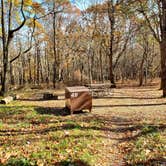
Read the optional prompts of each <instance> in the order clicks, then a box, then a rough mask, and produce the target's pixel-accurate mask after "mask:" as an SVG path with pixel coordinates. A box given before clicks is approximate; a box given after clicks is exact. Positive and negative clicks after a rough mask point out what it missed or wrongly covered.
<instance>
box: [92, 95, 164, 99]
mask: <svg viewBox="0 0 166 166" xmlns="http://www.w3.org/2000/svg"><path fill="white" fill-rule="evenodd" d="M161 98H162V97H132V96H131V97H130V96H123V97H122V96H99V97H95V99H131V100H132V99H138V100H153V99H161Z"/></svg>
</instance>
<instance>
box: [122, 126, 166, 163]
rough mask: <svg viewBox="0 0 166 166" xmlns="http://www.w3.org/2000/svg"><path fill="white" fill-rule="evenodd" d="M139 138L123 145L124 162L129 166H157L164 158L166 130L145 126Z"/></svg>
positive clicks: (165, 153) (165, 155)
mask: <svg viewBox="0 0 166 166" xmlns="http://www.w3.org/2000/svg"><path fill="white" fill-rule="evenodd" d="M140 133H141V134H140V136H139V137H138V138H136V139H135V140H132V141H130V142H127V143H126V145H125V149H127V150H126V151H125V153H126V161H127V163H128V164H129V165H147V164H148V165H158V164H157V162H159V161H161V162H162V160H165V157H166V140H165V134H166V129H164V130H163V131H160V129H159V127H158V126H151V125H145V126H144V127H143V128H142V130H141V132H140Z"/></svg>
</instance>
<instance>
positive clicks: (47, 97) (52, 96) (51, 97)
mask: <svg viewBox="0 0 166 166" xmlns="http://www.w3.org/2000/svg"><path fill="white" fill-rule="evenodd" d="M43 99H44V100H58V95H56V94H52V93H49V92H47V93H44V94H43Z"/></svg>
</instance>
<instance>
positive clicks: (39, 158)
mask: <svg viewBox="0 0 166 166" xmlns="http://www.w3.org/2000/svg"><path fill="white" fill-rule="evenodd" d="M84 118H85V119H86V116H85V117H84ZM84 118H79V117H76V118H74V117H72V116H64V117H63V116H62V117H59V116H55V115H49V114H40V113H39V112H38V111H36V107H33V106H21V105H20V104H18V103H17V102H16V103H13V104H12V105H6V106H2V105H1V106H0V142H1V147H0V165H18V166H19V165H20V166H21V165H23V166H30V165H40V164H44V165H54V164H56V163H61V165H67V164H68V163H69V164H70V163H75V161H80V162H85V163H87V164H89V165H94V163H95V162H97V161H96V159H97V157H96V156H97V154H98V149H101V139H102V138H100V136H99V135H100V133H101V131H99V130H96V129H95V126H97V127H101V126H102V123H101V122H100V121H99V122H98V121H97V120H91V122H89V121H86V120H85V121H84ZM98 160H100V158H98ZM75 165H77V162H76V164H75Z"/></svg>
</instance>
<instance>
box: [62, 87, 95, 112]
mask: <svg viewBox="0 0 166 166" xmlns="http://www.w3.org/2000/svg"><path fill="white" fill-rule="evenodd" d="M65 98H66V103H65V105H66V108H68V109H70V113H71V114H73V112H75V111H80V110H83V109H88V110H89V112H91V110H92V95H91V93H90V91H89V89H88V88H87V87H85V86H73V87H66V88H65Z"/></svg>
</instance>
